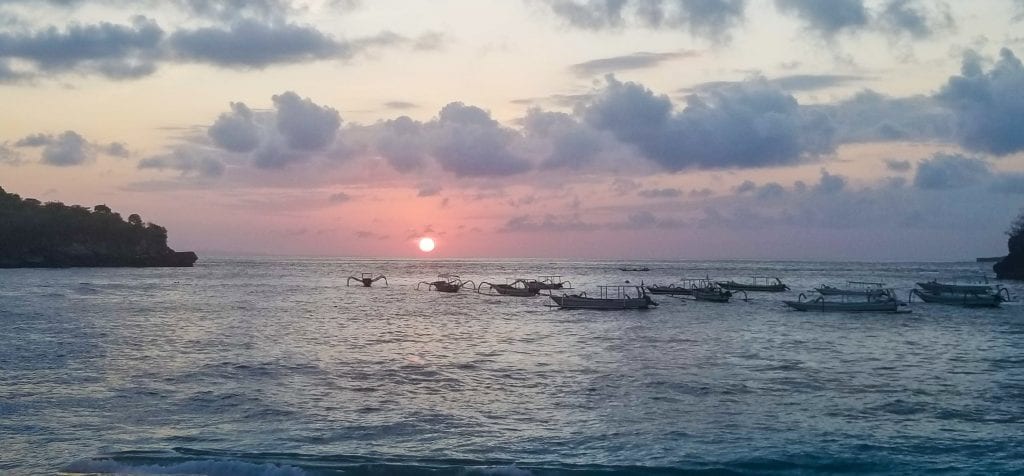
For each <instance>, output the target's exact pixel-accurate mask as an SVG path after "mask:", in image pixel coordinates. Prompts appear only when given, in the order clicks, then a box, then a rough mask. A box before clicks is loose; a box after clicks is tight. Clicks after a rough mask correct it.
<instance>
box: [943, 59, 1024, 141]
mask: <svg viewBox="0 0 1024 476" xmlns="http://www.w3.org/2000/svg"><path fill="white" fill-rule="evenodd" d="M999 56H1000V57H999V60H998V61H997V62H996V63H995V65H994V66H993V67H992V69H990V70H989V71H988V72H985V71H982V67H981V57H980V56H979V55H978V54H977V53H976V52H974V51H968V52H967V54H965V55H964V60H963V66H962V68H961V74H960V75H959V76H953V77H950V78H949V81H948V82H947V83H946V84H945V86H943V87H942V89H941V90H940V91H939V93H938V94H937V95H936V98H937V99H938V100H939V101H940V102H941V103H942V104H944V105H945V106H947V107H948V108H950V109H951V110H952V111H953V114H954V115H955V117H956V137H957V140H958V142H959V144H960V145H961V146H962V147H964V148H965V149H967V150H970V151H975V152H985V153H989V154H993V155H997V156H1001V155H1007V154H1012V153H1014V152H1019V151H1021V150H1024V94H1021V91H1024V67H1022V66H1021V61H1020V60H1019V59H1017V57H1016V56H1014V54H1013V52H1012V51H1010V50H1009V49H1006V48H1003V49H1002V50H1001V51H1000V52H999Z"/></svg>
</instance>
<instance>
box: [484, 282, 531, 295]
mask: <svg viewBox="0 0 1024 476" xmlns="http://www.w3.org/2000/svg"><path fill="white" fill-rule="evenodd" d="M484 285H487V287H488V288H490V292H483V288H484ZM476 292H478V293H480V294H487V295H492V296H493V295H495V294H500V295H502V296H515V297H530V296H536V295H537V294H539V293H540V289H539V288H531V287H530V286H529V282H528V281H527V280H525V279H516V280H513V281H512V282H510V283H506V284H491V283H488V282H487V281H481V282H480V285H479V286H477V288H476Z"/></svg>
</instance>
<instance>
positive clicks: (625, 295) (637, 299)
mask: <svg viewBox="0 0 1024 476" xmlns="http://www.w3.org/2000/svg"><path fill="white" fill-rule="evenodd" d="M631 292H632V294H631ZM551 300H552V301H555V304H557V305H558V307H560V308H562V309H600V310H613V309H647V308H649V307H651V306H657V305H658V303H656V302H654V300H653V299H651V297H650V296H648V295H647V291H646V290H645V289H644V287H643V286H598V295H597V296H596V297H590V296H587V293H586V292H582V293H579V294H570V295H564V294H563V295H561V296H551Z"/></svg>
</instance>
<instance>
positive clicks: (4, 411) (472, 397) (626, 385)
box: [0, 257, 1024, 475]
mask: <svg viewBox="0 0 1024 476" xmlns="http://www.w3.org/2000/svg"><path fill="white" fill-rule="evenodd" d="M630 266H646V267H649V268H651V269H650V271H648V272H624V271H620V270H619V269H618V268H620V267H630ZM989 266H990V264H984V263H982V264H978V263H831V262H765V261H718V262H707V261H672V262H651V261H644V262H629V263H620V262H567V261H551V260H511V261H415V260H352V259H333V258H332V259H326V258H325V259H310V258H262V257H261V258H205V257H204V258H202V259H201V260H200V261H199V262H198V263H197V265H196V267H195V268H163V269H155V268H150V269H13V270H12V269H8V270H0V473H4V474H54V473H58V472H68V473H96V472H99V473H104V472H109V473H131V474H210V475H306V474H309V475H335V474H346V475H361V474H375V475H378V474H379V475H384V474H398V475H420V474H430V475H449V474H451V475H477V474H478V475H585V474H598V475H631V474H656V475H668V474H701V475H712V474H715V475H717V474H728V475H732V474H787V475H789V474H799V475H808V474H920V473H939V474H1021V473H1024V312H1022V311H1024V308H1022V307H1021V305H1020V304H1018V303H1009V304H1005V305H1004V306H1003V307H1002V308H1000V309H963V308H958V307H951V306H943V305H938V304H924V303H921V302H914V303H912V304H911V305H910V306H909V308H910V309H911V310H912V312H911V313H908V314H844V313H802V312H797V311H793V310H790V309H788V308H787V307H786V306H784V305H783V304H782V302H781V300H782V299H794V298H796V297H797V295H798V294H799V293H800V292H805V293H806V292H807V291H808V290H809V289H810V288H812V287H814V286H816V285H818V284H822V283H830V284H843V283H844V282H845V281H847V280H861V281H882V282H885V283H887V285H888V286H892V287H894V288H895V289H896V291H897V294H898V295H899V296H900V297H901V298H903V299H906V297H907V293H908V292H909V290H910V289H911V288H912V287H913V286H914V282H915V281H924V280H931V279H939V280H942V279H944V278H948V277H953V276H962V275H976V274H978V273H984V272H987V273H988V274H989V275H991V274H992V273H991V268H990V267H989ZM361 272H370V273H374V274H378V273H379V274H384V275H385V276H387V280H388V284H389V286H387V287H385V286H384V282H383V281H378V282H377V283H375V285H374V286H373V287H371V288H364V287H357V286H355V285H353V286H352V287H347V286H346V279H347V278H348V277H349V276H351V275H355V276H359V273H361ZM439 273H454V274H458V275H460V276H462V277H463V278H464V279H471V280H473V281H475V282H477V283H479V282H480V281H489V282H492V283H504V282H505V279H506V278H512V277H526V278H533V277H536V276H537V275H543V274H558V275H562V276H563V277H564V279H567V280H569V281H571V282H572V284H573V287H574V288H575V291H588V292H590V293H593V292H594V290H595V289H596V286H597V285H601V284H621V283H623V282H625V281H626V280H629V281H630V282H631V283H640V282H641V281H642V282H644V283H646V284H653V283H661V284H668V283H670V282H672V281H675V280H677V279H679V278H683V277H704V276H705V275H709V276H710V277H711V278H713V279H736V280H738V281H739V280H743V279H745V278H748V277H750V276H754V275H758V276H764V275H767V276H778V277H779V278H781V279H782V280H783V281H784V282H786V283H787V284H789V285H790V286H791V287H792V291H789V292H786V293H781V294H761V293H751V294H750V300H749V301H742V300H737V299H735V298H734V300H733V301H732V302H730V303H727V304H716V303H704V302H692V301H684V300H681V299H677V298H671V297H664V296H654V299H655V300H656V301H657V302H658V303H659V304H660V305H659V306H658V307H656V308H653V309H650V310H646V311H604V312H602V311H566V310H558V309H553V308H551V307H550V305H551V304H552V302H551V300H550V299H548V298H546V297H543V296H540V297H534V298H514V297H494V296H484V295H480V294H476V293H473V292H471V291H470V290H469V289H464V290H463V291H462V292H460V293H457V294H446V293H438V292H432V291H426V290H423V289H420V290H417V289H416V284H417V283H418V282H420V281H433V280H435V279H436V276H437V275H438V274H439ZM353 284H354V283H353ZM1003 284H1005V285H1006V286H1007V287H1009V288H1010V292H1011V293H1012V294H1013V295H1015V296H1021V295H1024V287H1022V286H1021V285H1020V284H1019V283H1003Z"/></svg>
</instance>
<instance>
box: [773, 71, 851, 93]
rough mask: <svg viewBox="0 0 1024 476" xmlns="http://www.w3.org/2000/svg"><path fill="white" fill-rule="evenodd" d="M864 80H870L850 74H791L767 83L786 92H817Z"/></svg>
mask: <svg viewBox="0 0 1024 476" xmlns="http://www.w3.org/2000/svg"><path fill="white" fill-rule="evenodd" d="M866 79H870V78H868V77H866V76H857V75H851V74H791V75H786V76H779V77H777V78H774V79H770V80H768V82H769V83H770V84H772V85H775V86H777V87H779V88H780V89H784V90H786V91H817V90H819V89H827V88H831V87H836V86H844V85H846V84H849V83H852V82H858V81H864V80H866Z"/></svg>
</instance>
